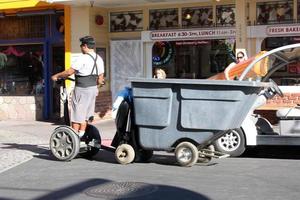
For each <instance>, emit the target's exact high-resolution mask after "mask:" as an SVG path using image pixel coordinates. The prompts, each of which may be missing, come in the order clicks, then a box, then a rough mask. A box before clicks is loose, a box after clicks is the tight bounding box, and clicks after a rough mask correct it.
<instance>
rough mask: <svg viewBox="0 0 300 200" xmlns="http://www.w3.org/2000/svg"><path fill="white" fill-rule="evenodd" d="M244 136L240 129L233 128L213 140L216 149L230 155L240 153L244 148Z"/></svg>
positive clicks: (238, 154) (233, 155)
mask: <svg viewBox="0 0 300 200" xmlns="http://www.w3.org/2000/svg"><path fill="white" fill-rule="evenodd" d="M245 141H246V139H245V136H244V133H243V131H242V129H240V128H237V129H233V130H232V131H231V132H229V133H227V134H225V135H223V136H222V137H220V138H219V139H218V140H216V141H215V142H214V146H215V149H216V151H219V152H222V153H226V154H229V155H230V156H231V157H238V156H240V155H242V154H243V153H244V151H245V149H246V146H245V143H246V142H245Z"/></svg>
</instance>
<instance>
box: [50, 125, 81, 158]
mask: <svg viewBox="0 0 300 200" xmlns="http://www.w3.org/2000/svg"><path fill="white" fill-rule="evenodd" d="M79 148H80V142H79V137H78V135H77V134H76V133H75V131H74V130H73V129H72V128H70V127H68V126H61V127H58V128H56V129H55V130H54V132H53V133H52V135H51V138H50V150H51V152H52V155H53V156H54V157H55V158H57V159H58V160H61V161H70V160H72V159H73V158H75V156H77V155H78V152H79Z"/></svg>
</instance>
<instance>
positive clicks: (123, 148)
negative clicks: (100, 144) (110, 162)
mask: <svg viewBox="0 0 300 200" xmlns="http://www.w3.org/2000/svg"><path fill="white" fill-rule="evenodd" d="M134 157H135V152H134V149H133V148H132V146H131V145H129V144H121V145H120V146H118V148H117V149H116V151H115V158H116V160H117V162H118V163H120V164H122V165H126V164H129V163H131V162H132V161H133V160H134Z"/></svg>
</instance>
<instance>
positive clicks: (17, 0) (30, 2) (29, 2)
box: [0, 0, 39, 10]
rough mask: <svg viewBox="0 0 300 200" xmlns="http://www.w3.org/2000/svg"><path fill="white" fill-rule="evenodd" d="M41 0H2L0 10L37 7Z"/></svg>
mask: <svg viewBox="0 0 300 200" xmlns="http://www.w3.org/2000/svg"><path fill="white" fill-rule="evenodd" d="M38 3H39V0H0V10H4V9H18V8H28V7H35V6H36V5H37V4H38Z"/></svg>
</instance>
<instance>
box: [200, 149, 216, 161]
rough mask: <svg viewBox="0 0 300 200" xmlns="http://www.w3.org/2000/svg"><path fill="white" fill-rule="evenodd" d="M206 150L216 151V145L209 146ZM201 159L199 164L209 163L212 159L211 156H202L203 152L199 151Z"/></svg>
mask: <svg viewBox="0 0 300 200" xmlns="http://www.w3.org/2000/svg"><path fill="white" fill-rule="evenodd" d="M205 149H208V150H210V151H215V147H214V145H209V146H208V147H206V148H205ZM199 152H200V153H199V158H198V162H199V163H208V162H210V161H211V159H212V157H210V156H204V155H201V150H200V151H199ZM210 154H211V155H214V153H210Z"/></svg>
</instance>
